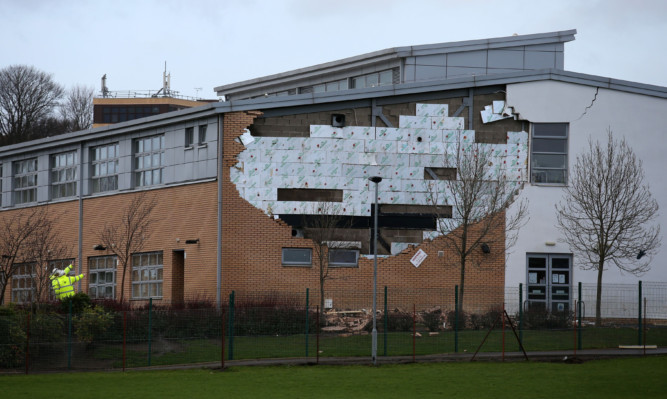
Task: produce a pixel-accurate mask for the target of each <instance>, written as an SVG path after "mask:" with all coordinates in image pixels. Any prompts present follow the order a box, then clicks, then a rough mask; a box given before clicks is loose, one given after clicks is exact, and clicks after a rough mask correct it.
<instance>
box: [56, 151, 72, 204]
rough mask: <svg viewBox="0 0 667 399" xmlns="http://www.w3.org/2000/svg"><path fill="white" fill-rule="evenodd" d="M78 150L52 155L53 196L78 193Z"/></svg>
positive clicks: (66, 195) (59, 196)
mask: <svg viewBox="0 0 667 399" xmlns="http://www.w3.org/2000/svg"><path fill="white" fill-rule="evenodd" d="M77 159H78V158H77V154H76V151H72V152H64V153H62V154H55V155H52V156H51V198H67V197H73V196H75V195H76V182H77V179H78V173H77V163H78V161H77Z"/></svg>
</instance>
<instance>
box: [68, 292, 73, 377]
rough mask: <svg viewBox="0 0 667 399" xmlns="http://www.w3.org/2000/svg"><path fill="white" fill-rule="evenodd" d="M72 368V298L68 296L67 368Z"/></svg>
mask: <svg viewBox="0 0 667 399" xmlns="http://www.w3.org/2000/svg"><path fill="white" fill-rule="evenodd" d="M71 368H72V298H71V297H70V298H69V317H68V318H67V370H70V369H71Z"/></svg>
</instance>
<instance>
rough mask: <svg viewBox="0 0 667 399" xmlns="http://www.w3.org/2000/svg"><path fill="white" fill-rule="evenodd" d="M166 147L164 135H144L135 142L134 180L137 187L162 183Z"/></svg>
mask: <svg viewBox="0 0 667 399" xmlns="http://www.w3.org/2000/svg"><path fill="white" fill-rule="evenodd" d="M164 147H165V145H164V135H159V136H151V137H144V138H141V139H137V140H136V141H135V142H134V160H135V165H134V170H135V174H134V176H135V181H134V182H135V185H136V186H137V187H140V186H152V185H155V184H161V183H162V169H163V167H164Z"/></svg>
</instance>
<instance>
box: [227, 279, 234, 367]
mask: <svg viewBox="0 0 667 399" xmlns="http://www.w3.org/2000/svg"><path fill="white" fill-rule="evenodd" d="M227 332H228V335H229V351H228V352H229V360H234V291H232V292H231V294H229V329H228V330H227Z"/></svg>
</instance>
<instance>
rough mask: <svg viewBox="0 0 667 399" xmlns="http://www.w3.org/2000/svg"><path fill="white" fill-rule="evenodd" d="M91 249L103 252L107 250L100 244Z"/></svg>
mask: <svg viewBox="0 0 667 399" xmlns="http://www.w3.org/2000/svg"><path fill="white" fill-rule="evenodd" d="M93 249H94V250H95V251H104V250H106V249H107V247H105V246H104V245H102V244H96V245H95V246H94V247H93Z"/></svg>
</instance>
